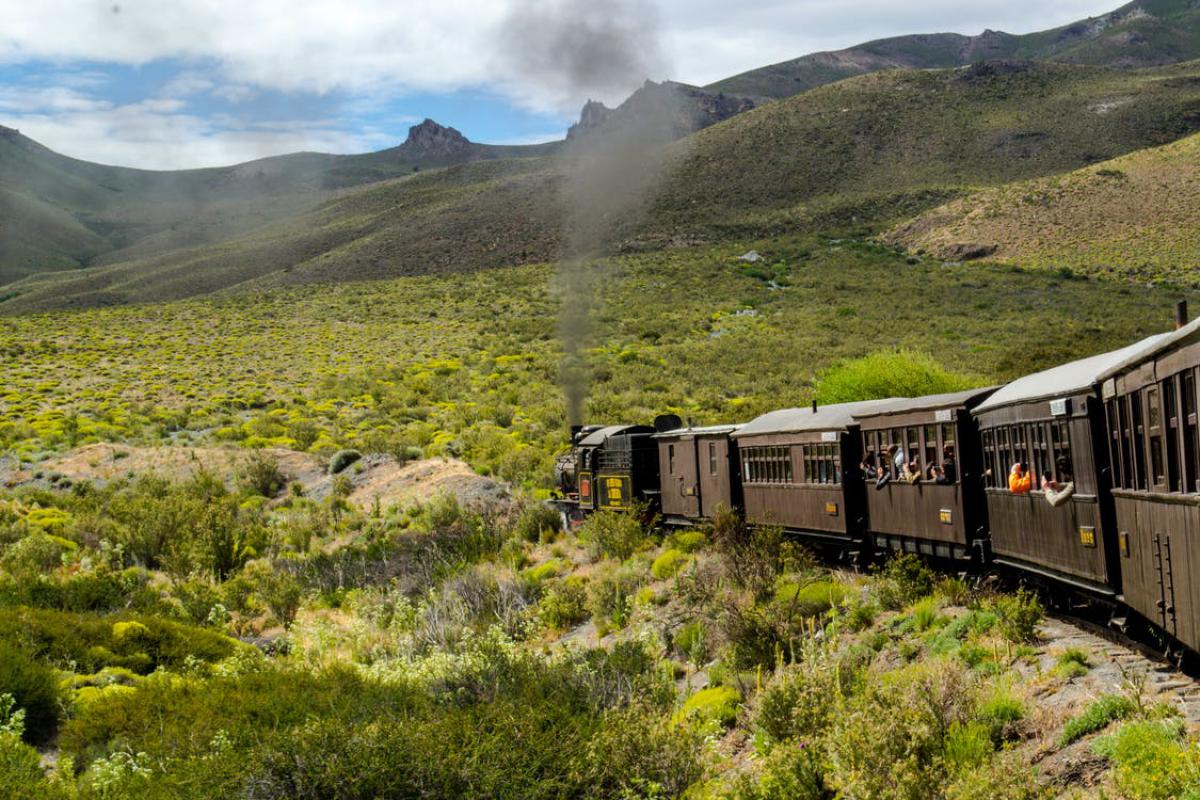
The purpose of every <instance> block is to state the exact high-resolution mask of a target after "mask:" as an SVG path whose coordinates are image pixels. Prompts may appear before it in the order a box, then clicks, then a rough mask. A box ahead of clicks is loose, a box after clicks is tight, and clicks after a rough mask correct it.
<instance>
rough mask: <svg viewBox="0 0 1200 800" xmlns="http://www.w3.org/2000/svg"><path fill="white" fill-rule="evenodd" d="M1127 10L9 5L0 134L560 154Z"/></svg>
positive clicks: (795, 1)
mask: <svg viewBox="0 0 1200 800" xmlns="http://www.w3.org/2000/svg"><path fill="white" fill-rule="evenodd" d="M1119 4H1120V0H1107V1H1105V0H1101V1H1100V2H1096V0H1053V1H1052V2H1047V0H741V1H740V2H738V3H736V4H735V3H730V2H728V0H487V1H486V2H484V1H482V0H479V1H477V2H468V1H467V0H437V1H436V2H418V1H417V0H103V1H102V2H101V1H100V0H32V1H30V0H0V19H2V20H3V24H2V27H0V125H6V126H8V127H12V128H18V129H20V130H21V132H22V133H24V134H26V135H28V136H30V137H31V138H33V139H35V140H37V141H39V142H40V143H42V144H44V145H46V146H48V147H50V148H52V149H54V150H57V151H59V152H61V153H65V154H67V155H70V156H74V157H76V158H82V159H86V160H89V161H97V162H101V163H106V164H119V165H123V166H132V167H141V168H146V169H184V168H194V167H205V166H218V165H224V164H232V163H239V162H242V161H248V160H251V159H255V158H261V157H264V156H270V155H277V154H280V153H288V152H295V151H300V150H310V151H320V152H330V153H359V152H367V151H371V150H379V149H383V148H386V147H391V146H393V145H396V144H399V143H400V142H402V141H403V140H404V138H405V136H406V135H407V132H408V128H409V126H411V125H414V124H416V123H418V122H420V121H421V120H422V119H424V118H426V117H430V118H432V119H435V120H437V121H438V122H440V123H442V124H444V125H451V126H453V127H455V128H458V129H459V130H460V131H462V132H463V133H464V134H465V135H466V136H467V137H468V138H470V139H471V140H473V141H478V142H488V143H493V144H523V143H531V142H538V141H548V140H552V139H557V138H561V137H562V136H563V134H564V133H565V130H566V128H567V126H569V125H570V124H571V122H572V121H574V119H576V118H577V116H578V112H579V109H580V107H581V106H582V104H583V102H584V101H585V100H587V99H593V98H594V99H599V100H602V101H604V102H606V103H608V104H609V105H615V104H616V103H619V102H620V101H621V100H622V99H623V98H624V97H625V96H627V95H628V94H629V92H630V91H632V90H633V89H635V88H636V87H637V86H638V85H639V84H640V83H641V81H642V80H644V79H646V78H649V79H653V80H663V79H673V80H680V81H684V82H687V83H694V84H700V85H703V84H706V83H710V82H712V81H716V80H719V79H721V78H724V77H728V76H730V75H735V74H737V73H739V72H744V71H746V70H749V69H753V68H755V67H760V66H764V65H766V64H771V63H775V62H778V61H784V60H787V59H791V58H796V57H798V56H801V55H805V54H807V53H811V52H817V51H821V50H833V49H840V48H843V47H848V46H850V45H853V44H857V43H860V42H864V41H868V40H871V39H877V38H881V37H885V36H894V35H900V34H906V33H932V32H943V31H953V32H957V33H965V34H978V33H981V32H982V31H983V30H984V29H988V28H990V29H993V30H1003V31H1008V32H1010V33H1026V32H1030V31H1036V30H1043V29H1045V28H1049V27H1054V26H1056V25H1061V24H1065V23H1067V22H1071V21H1074V20H1077V19H1082V18H1085V17H1088V16H1095V15H1099V14H1102V13H1105V12H1107V11H1111V10H1113V9H1114V8H1115V7H1116V6H1117V5H1119Z"/></svg>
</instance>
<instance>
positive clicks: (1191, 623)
mask: <svg viewBox="0 0 1200 800" xmlns="http://www.w3.org/2000/svg"><path fill="white" fill-rule="evenodd" d="M1198 369H1200V320H1198V321H1196V322H1192V323H1190V324H1187V322H1186V306H1185V305H1184V304H1181V307H1180V309H1179V310H1178V311H1177V326H1176V330H1175V331H1173V332H1169V333H1162V334H1158V335H1155V336H1150V337H1148V338H1146V339H1144V340H1142V341H1140V342H1137V343H1135V344H1132V345H1130V346H1128V347H1125V348H1123V349H1121V350H1116V351H1114V352H1111V353H1103V354H1100V355H1097V356H1093V357H1091V358H1085V359H1081V360H1079V361H1074V362H1071V363H1069V364H1063V365H1061V366H1057V367H1054V368H1052V369H1048V370H1045V371H1043V372H1039V373H1037V374H1034V375H1028V376H1026V377H1023V378H1020V379H1018V380H1016V381H1013V382H1012V383H1009V384H1007V385H1005V386H1000V387H990V388H985V389H975V390H971V391H967V392H959V393H955V394H946V395H938V396H934V397H919V398H893V399H887V400H871V401H864V402H857V403H843V404H838V405H829V406H823V407H820V406H817V405H815V404H814V405H813V406H812V407H811V408H801V409H784V410H780V411H774V412H771V413H768V414H765V415H763V416H761V417H759V418H757V419H754V420H751V421H750V422H748V423H745V424H739V425H723V426H714V427H705V428H698V427H691V426H684V425H683V424H682V423H681V422H680V420H679V418H678V417H673V416H666V417H659V418H658V419H657V420H655V425H653V426H646V425H622V426H610V427H599V426H591V427H586V428H578V429H576V430H574V431H573V433H572V448H571V451H570V453H569V454H568V455H566V456H563V457H562V458H561V459H560V460H559V464H558V470H557V473H558V474H557V478H558V483H559V495H560V496H559V499H558V500H556V501H555V502H556V503H557V505H558V507H559V509H560V511H561V512H562V514H563V518H564V522H565V523H567V524H570V525H574V524H578V523H579V522H581V521H582V520H583V519H585V518H586V517H587V515H588V514H590V513H593V512H595V511H597V510H627V509H630V508H639V507H649V508H651V509H652V510H653V511H654V512H655V513H656V514H659V515H660V516H661V520H662V521H663V522H664V523H665V524H667V525H695V524H699V523H703V522H705V521H706V520H709V519H711V518H712V516H713V514H714V513H715V512H716V510H717V509H718V508H719V507H721V506H726V507H728V508H731V509H735V510H738V511H740V512H741V513H742V514H744V516H745V518H746V520H747V521H748V522H749V523H751V524H757V525H777V526H782V527H783V528H784V529H785V531H786V532H787V533H788V534H790V535H791V536H793V537H795V538H798V539H802V540H805V541H806V542H807V543H809V544H810V545H811V546H812V547H814V548H815V549H818V550H822V551H826V552H828V553H830V554H833V555H836V556H838V557H841V558H853V559H857V560H858V561H860V562H865V561H868V560H870V559H872V558H874V557H876V556H878V555H880V554H882V553H886V552H888V551H892V552H899V551H903V552H910V553H916V554H919V555H922V556H924V557H927V558H928V559H931V560H938V561H942V562H949V563H952V564H958V565H959V567H960V568H975V569H979V568H988V569H998V570H1002V571H1005V572H1008V573H1012V574H1015V575H1017V576H1019V577H1021V578H1022V579H1023V580H1026V581H1029V582H1033V583H1037V584H1040V585H1042V586H1043V587H1046V588H1048V589H1051V590H1053V593H1054V596H1055V597H1058V598H1068V599H1069V601H1070V602H1078V601H1085V602H1086V603H1088V604H1089V605H1091V606H1092V607H1094V608H1101V609H1106V610H1107V611H1108V614H1109V620H1110V622H1111V623H1112V624H1114V625H1117V626H1120V627H1123V628H1129V627H1139V626H1140V627H1144V628H1146V629H1148V630H1150V631H1153V632H1154V633H1155V634H1156V635H1158V636H1159V637H1161V638H1162V639H1164V640H1165V641H1166V642H1167V643H1168V645H1170V646H1174V647H1178V646H1180V645H1181V646H1183V647H1184V648H1187V649H1188V650H1190V651H1191V652H1193V653H1196V652H1200V570H1197V569H1194V568H1193V567H1197V566H1200V416H1198V415H1200V409H1198V407H1197V381H1198V379H1200V374H1198V372H1197V370H1198ZM1017 464H1020V465H1023V467H1024V468H1025V469H1024V474H1027V475H1028V476H1029V478H1030V481H1029V489H1028V490H1025V489H1024V488H1019V489H1018V490H1017V491H1012V490H1010V484H1009V475H1010V472H1011V471H1012V468H1013V466H1014V465H1017ZM914 473H915V474H914ZM1019 474H1021V473H1019Z"/></svg>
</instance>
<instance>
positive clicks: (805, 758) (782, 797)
mask: <svg viewBox="0 0 1200 800" xmlns="http://www.w3.org/2000/svg"><path fill="white" fill-rule="evenodd" d="M732 797H733V798H734V800H828V798H829V797H831V793H830V791H829V789H828V787H826V785H825V776H824V770H823V765H822V763H821V754H820V751H819V750H818V748H817V747H815V746H812V745H809V744H807V743H805V744H801V745H799V746H796V747H774V748H771V751H770V752H769V753H768V754H767V756H766V758H764V759H763V761H762V768H761V770H760V773H759V775H758V779H757V780H754V779H752V778H751V776H750V775H743V776H742V777H741V778H740V779H739V780H738V782H737V784H736V785H735V787H734V789H733V793H732Z"/></svg>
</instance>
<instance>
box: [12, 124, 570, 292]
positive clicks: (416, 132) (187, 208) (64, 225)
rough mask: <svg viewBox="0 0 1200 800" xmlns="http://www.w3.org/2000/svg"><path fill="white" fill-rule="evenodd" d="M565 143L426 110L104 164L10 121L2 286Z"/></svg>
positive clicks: (201, 239)
mask: <svg viewBox="0 0 1200 800" xmlns="http://www.w3.org/2000/svg"><path fill="white" fill-rule="evenodd" d="M554 149H555V145H534V146H525V147H499V146H492V145H480V144H475V143H473V142H470V141H468V140H467V139H466V138H465V137H463V136H462V134H461V133H459V132H458V131H456V130H454V129H453V128H445V127H443V126H440V125H437V124H436V123H434V122H432V121H430V120H426V121H425V122H423V123H421V124H420V125H416V126H413V128H412V129H411V130H410V132H409V136H408V138H407V139H406V140H405V142H404V143H403V144H401V145H399V146H397V147H393V148H390V149H387V150H382V151H379V152H377V153H368V154H364V155H352V156H335V155H323V154H318V153H296V154H293V155H287V156H278V157H273V158H266V159H262V160H259V161H253V162H249V163H246V164H238V165H235V166H232V167H222V168H217V169H200V170H185V171H179V172H152V171H147V170H136V169H127V168H123V167H109V166H103V165H100V164H92V163H89V162H86V161H79V160H77V159H73V158H68V157H66V156H63V155H60V154H58V153H55V152H53V151H51V150H49V149H47V148H45V147H43V146H41V145H39V144H37V143H36V142H34V141H32V140H31V139H29V138H28V137H25V136H22V135H21V134H20V133H19V132H18V131H15V130H13V129H11V128H4V127H0V208H2V210H4V211H5V212H8V213H4V214H2V215H0V286H3V285H4V284H7V283H11V282H13V281H15V280H18V279H20V278H22V277H24V276H26V275H31V274H37V273H39V272H46V271H55V270H74V269H77V268H79V267H88V266H92V265H97V264H105V263H111V262H112V261H113V260H117V259H122V260H123V259H128V258H137V257H140V255H141V254H142V253H144V252H145V251H147V250H150V251H157V252H161V251H163V250H166V249H173V248H177V247H181V246H190V245H198V244H210V243H213V242H217V241H221V240H224V239H228V238H233V237H237V236H239V235H241V234H243V233H245V232H246V231H248V230H251V229H253V228H255V227H258V226H260V225H262V224H264V223H265V222H269V221H272V220H276V219H280V218H282V217H286V216H288V215H291V214H295V213H298V212H300V211H302V210H304V209H307V208H310V207H312V206H314V205H316V204H317V203H319V202H320V201H321V200H322V199H325V198H326V197H328V196H329V193H330V192H331V191H333V190H337V189H341V188H345V187H351V186H359V185H362V184H366V183H372V182H377V181H380V180H385V179H388V178H394V177H397V176H403V175H408V174H411V173H413V172H414V171H417V170H421V169H432V168H438V167H445V166H449V165H453V164H460V163H464V162H471V161H482V160H489V159H498V158H514V157H524V156H532V155H543V154H546V153H549V152H553V151H554Z"/></svg>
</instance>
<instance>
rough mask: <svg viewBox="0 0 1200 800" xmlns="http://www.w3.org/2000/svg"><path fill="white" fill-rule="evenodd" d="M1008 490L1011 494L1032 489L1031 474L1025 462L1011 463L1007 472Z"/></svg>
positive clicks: (1025, 492) (1027, 492) (1023, 492)
mask: <svg viewBox="0 0 1200 800" xmlns="http://www.w3.org/2000/svg"><path fill="white" fill-rule="evenodd" d="M1008 490H1009V491H1010V492H1012V493H1013V494H1029V493H1030V491H1032V490H1033V476H1031V475H1030V474H1029V469H1028V467H1027V465H1025V464H1013V465H1012V470H1011V471H1010V472H1009V473H1008Z"/></svg>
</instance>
